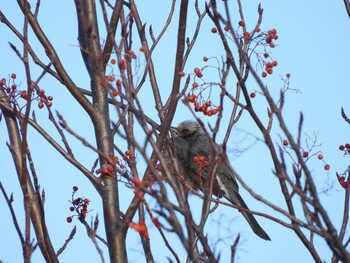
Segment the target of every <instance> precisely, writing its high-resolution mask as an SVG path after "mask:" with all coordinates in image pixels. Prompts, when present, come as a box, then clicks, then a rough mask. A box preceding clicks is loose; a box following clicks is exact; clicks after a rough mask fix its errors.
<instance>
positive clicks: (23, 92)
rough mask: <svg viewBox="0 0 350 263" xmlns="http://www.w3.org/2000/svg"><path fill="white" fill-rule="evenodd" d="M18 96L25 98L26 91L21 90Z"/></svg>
mask: <svg viewBox="0 0 350 263" xmlns="http://www.w3.org/2000/svg"><path fill="white" fill-rule="evenodd" d="M20 96H21V98H22V99H27V91H25V90H22V91H21V93H20Z"/></svg>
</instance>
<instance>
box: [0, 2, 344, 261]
mask: <svg viewBox="0 0 350 263" xmlns="http://www.w3.org/2000/svg"><path fill="white" fill-rule="evenodd" d="M138 2H139V5H140V7H139V10H140V13H141V16H142V17H143V21H144V22H145V23H147V26H149V25H152V27H153V31H154V32H155V34H157V33H159V31H160V30H161V24H159V22H161V23H164V22H165V20H166V16H165V14H166V13H167V12H168V10H169V8H170V2H168V1H157V0H149V1H147V3H146V2H145V1H137V3H138ZM191 2H194V1H191ZM220 2H221V1H220ZM229 3H230V4H232V5H233V8H232V10H233V11H232V14H233V16H232V17H233V19H234V20H235V21H236V20H237V13H236V12H235V11H234V10H236V5H235V1H233V0H231V1H229ZM258 3H259V2H258V1H255V0H254V1H249V4H246V3H243V4H244V6H243V7H244V10H245V18H246V24H247V27H248V28H253V27H254V25H255V21H256V18H257V12H256V10H257V5H258ZM191 4H193V3H191ZM261 4H262V7H263V8H264V17H263V23H262V26H261V29H262V30H268V29H271V28H276V29H277V31H278V35H279V39H278V41H277V42H276V43H277V44H278V46H277V47H276V48H275V49H274V50H272V52H273V53H272V55H273V57H274V59H276V60H278V62H279V65H278V66H277V67H276V71H275V73H274V74H273V75H272V76H270V77H268V78H267V79H265V80H264V81H265V83H266V85H268V87H269V90H270V91H271V92H272V93H273V94H276V95H278V94H279V89H280V88H281V87H282V86H283V83H282V82H281V79H280V77H279V76H280V75H281V76H284V75H285V74H286V73H287V72H289V73H291V75H292V77H291V79H290V85H291V86H290V87H291V88H293V89H297V90H300V93H295V92H293V91H289V92H288V93H287V97H286V104H285V108H284V112H283V114H284V117H285V119H286V120H287V124H288V125H289V128H290V130H291V132H292V134H294V135H296V133H297V125H298V117H299V113H300V112H303V114H304V126H303V135H308V136H310V137H314V135H315V134H317V142H318V143H319V144H320V146H319V147H318V148H317V149H316V150H315V152H316V151H322V153H323V154H324V156H325V161H326V162H327V163H329V164H330V165H331V169H330V170H329V172H326V171H324V170H323V163H322V162H320V161H319V160H317V159H316V158H313V159H311V160H310V161H309V164H310V170H311V171H312V172H313V176H314V178H315V181H316V182H317V185H318V189H319V191H320V192H321V191H322V189H325V188H327V187H328V186H329V185H331V184H332V183H334V186H333V188H331V189H330V190H329V191H328V192H327V193H322V194H320V197H321V200H322V203H323V204H324V206H325V207H326V208H327V212H328V214H329V216H330V217H331V218H332V220H333V223H334V225H335V226H336V227H338V226H339V225H340V223H341V216H342V210H343V208H342V207H343V204H342V202H343V196H344V193H343V190H342V189H341V188H340V187H339V186H338V184H337V183H336V177H335V172H339V173H341V172H343V171H344V170H345V169H346V167H347V165H348V163H349V161H348V159H347V158H346V157H343V156H342V153H341V152H340V151H339V150H338V146H339V145H340V144H344V143H346V142H348V140H349V136H348V134H349V126H348V125H347V124H346V123H345V122H344V121H343V119H342V118H341V116H340V108H341V107H344V109H345V111H346V112H347V113H348V115H349V116H350V107H349V103H348V101H349V99H348V93H349V92H348V90H349V87H348V85H349V84H348V83H349V80H348V68H349V61H350V55H349V52H348V47H349V44H350V35H349V34H348V33H349V32H350V24H349V22H350V20H349V18H348V17H347V13H346V11H345V8H344V5H343V1H330V0H328V1H326V0H323V1H314V0H310V1H301V0H297V1H289V2H285V1H271V0H268V1H264V0H263V1H261ZM32 5H33V6H34V2H33V3H32ZM41 6H42V7H41V8H42V10H41V13H40V15H39V21H40V22H41V24H42V28H43V30H44V31H45V32H46V33H47V35H48V37H49V39H50V40H51V41H52V43H53V45H54V46H56V47H57V52H58V55H59V56H60V59H61V61H62V63H63V65H65V67H66V69H67V71H68V72H69V73H70V74H71V76H72V79H73V80H74V81H75V82H76V83H77V85H78V86H80V87H82V88H88V87H89V79H88V74H87V73H86V70H85V66H84V64H83V62H82V59H81V54H80V50H79V48H78V43H77V29H76V27H77V21H76V14H75V8H74V2H73V1H69V2H68V1H63V2H59V1H54V2H42V3H41ZM200 7H201V9H203V8H204V3H201V4H200ZM178 9H179V3H177V5H176V12H175V15H174V17H173V21H172V24H171V25H170V28H169V31H168V32H166V34H165V35H164V39H163V41H161V42H160V44H159V46H158V48H157V49H156V50H155V52H154V63H155V68H156V70H157V74H158V76H159V77H158V84H159V86H160V88H161V92H162V94H164V95H167V94H168V93H169V90H170V87H171V81H172V74H173V68H172V67H173V61H174V52H175V48H174V47H175V43H176V37H177V36H176V34H174V32H176V31H175V30H176V26H177V17H178ZM0 10H1V11H2V12H3V13H4V14H5V15H6V16H7V18H8V19H9V20H10V21H11V22H13V24H14V25H15V26H16V27H17V28H18V29H19V30H21V28H22V27H23V18H22V17H21V15H20V10H19V8H18V7H16V3H15V2H14V1H1V2H0ZM195 18H196V16H195V14H194V13H193V16H191V17H190V20H189V22H188V32H189V36H191V32H193V30H194V28H195V23H196V21H195ZM237 21H238V20H237ZM203 26H204V28H205V30H204V31H203V32H202V33H201V34H200V35H199V40H198V41H199V42H198V45H197V46H196V47H195V48H194V50H193V53H192V55H191V56H190V57H189V60H188V64H187V66H186V67H185V71H186V72H189V73H191V72H192V71H193V68H194V67H196V66H199V67H202V66H204V65H205V64H204V63H203V61H202V57H203V56H207V57H212V56H216V57H218V58H220V56H221V55H222V54H223V52H222V48H221V45H220V42H219V39H218V36H215V35H212V34H210V33H209V34H208V33H207V32H209V31H210V29H211V27H212V24H211V21H210V20H209V19H208V18H206V19H205V20H204V22H203ZM205 31H207V32H205ZM101 32H102V30H101ZM0 35H1V39H0V56H1V58H2V59H1V60H2V61H3V63H1V65H0V77H1V78H2V77H6V78H7V77H8V75H9V74H11V73H12V72H15V73H16V74H17V78H18V80H19V81H20V80H21V81H22V83H23V84H22V87H23V88H25V84H24V83H25V74H24V69H23V66H22V65H21V63H20V61H19V60H18V59H17V58H16V55H15V54H14V53H13V52H12V50H11V49H10V48H9V46H8V43H7V42H8V41H10V42H12V43H13V44H15V45H16V46H17V47H18V49H19V50H20V51H21V50H22V49H23V48H22V46H21V45H20V42H19V41H18V40H17V39H16V37H14V36H13V34H11V33H10V32H9V30H8V29H7V28H6V27H5V26H4V25H3V24H0ZM30 40H33V42H32V43H33V44H32V45H33V48H34V49H35V50H36V52H37V53H38V54H40V55H41V56H42V57H44V56H45V52H44V51H43V50H42V49H41V48H40V46H39V45H38V43H37V42H36V41H35V39H34V37H33V36H32V35H30ZM134 45H135V50H137V49H138V47H139V46H140V44H139V43H136V42H135V43H134ZM207 72H208V77H207V76H205V77H207V78H208V80H211V79H213V80H215V77H214V76H215V72H214V70H213V71H210V70H208V71H207ZM39 74H40V71H38V70H33V76H34V77H33V78H34V79H35V77H37V76H38V75H39ZM146 85H148V84H146ZM249 85H250V87H251V90H252V91H253V90H255V89H258V87H257V86H256V85H255V83H254V82H253V81H251V82H249ZM234 86H235V84H233V85H232V87H234ZM41 87H42V88H45V90H46V92H47V94H49V95H52V96H54V106H53V109H55V110H58V111H59V112H61V113H62V115H63V116H64V117H65V119H66V120H67V121H68V123H69V125H70V127H71V128H72V129H73V130H75V131H76V132H77V133H79V134H80V135H82V136H84V137H85V138H86V139H87V140H88V141H90V142H93V141H94V135H93V133H91V131H92V126H91V124H90V123H89V117H88V116H87V115H86V114H85V113H84V112H83V111H82V110H81V109H80V108H79V107H78V106H76V105H75V104H74V101H73V100H72V99H71V98H70V95H69V93H68V92H67V91H66V90H65V88H64V87H63V86H62V85H60V84H59V83H57V82H55V81H54V80H52V79H50V78H44V79H43V80H42V82H41ZM149 92H150V87H148V88H145V89H144V90H143V91H142V92H141V96H142V97H143V96H149ZM149 97H150V96H149ZM149 101H150V102H151V103H149V102H148V101H146V100H145V101H142V103H143V106H144V108H145V111H146V113H147V114H149V115H150V116H153V117H156V116H157V115H156V112H155V110H154V105H153V104H152V101H151V100H149ZM253 103H254V106H255V108H256V109H257V110H258V111H259V113H261V116H264V113H265V112H266V104H265V103H264V100H263V98H262V97H261V96H259V95H258V96H257V97H256V98H255V99H254V101H253ZM36 116H37V119H38V122H39V123H41V124H42V125H43V126H44V127H45V128H47V129H48V131H50V132H51V134H52V136H53V137H55V138H56V139H57V140H59V141H60V138H59V135H58V134H57V132H56V131H55V130H54V129H53V127H52V124H51V123H49V121H48V119H47V112H46V111H44V110H43V111H38V110H36ZM188 116H190V115H189V113H188V111H187V110H186V109H185V108H184V107H180V109H179V111H178V112H177V114H176V116H175V120H174V124H176V123H178V122H180V121H182V120H183V119H184V118H187V117H188ZM205 120H206V121H209V122H213V121H214V119H205ZM237 128H239V129H241V130H244V131H249V132H250V133H253V134H257V129H256V128H255V127H254V126H253V124H252V122H251V120H249V116H248V114H246V113H244V114H243V116H242V119H241V121H240V122H239V123H238V124H237ZM29 132H30V141H29V145H30V147H31V151H32V155H33V156H34V162H35V164H36V169H37V171H38V174H39V177H40V182H41V187H42V188H44V189H45V191H46V202H45V207H46V211H47V212H46V216H47V219H48V220H47V222H48V227H49V229H51V231H52V232H53V235H52V241H53V243H54V246H55V248H56V249H59V248H60V246H61V245H62V244H63V242H64V240H65V239H66V238H67V237H68V235H69V233H70V230H71V228H72V227H73V224H67V223H66V222H65V219H66V217H67V216H68V215H70V212H69V203H68V201H67V200H69V199H70V196H71V187H72V186H73V185H78V186H79V188H80V189H79V194H81V195H83V196H86V197H88V198H89V199H91V200H92V202H91V205H90V208H91V209H93V211H92V212H91V213H90V214H89V216H90V215H91V216H94V215H96V214H98V215H99V218H100V223H101V226H100V233H101V235H104V233H103V222H102V221H103V220H102V210H101V204H100V201H99V197H98V196H97V195H96V193H95V189H94V188H93V187H92V186H91V185H90V184H89V182H88V181H87V180H86V179H85V178H84V177H83V175H81V174H79V173H78V172H77V171H76V170H75V169H74V168H73V167H72V166H71V165H69V164H66V162H65V161H64V160H63V158H62V157H61V156H59V155H58V154H57V153H55V151H53V150H52V149H50V147H49V145H48V143H47V142H46V141H44V140H43V139H42V138H41V137H40V136H38V135H37V134H36V133H35V132H34V131H31V130H30V131H29ZM273 133H274V134H273V136H274V138H275V140H276V142H278V138H279V137H278V135H279V134H281V132H280V130H279V128H278V124H277V121H276V122H275V128H274V129H273ZM223 136H224V134H219V139H220V138H221V139H222V138H223ZM67 137H68V140H69V142H70V143H71V146H72V148H73V151H74V153H75V155H76V156H78V160H79V161H81V162H82V163H83V164H85V165H86V166H87V167H88V168H90V167H92V164H93V162H94V160H95V158H96V155H95V154H94V153H93V152H92V151H89V150H87V149H86V148H85V147H84V146H82V145H81V143H80V142H77V141H76V139H75V138H73V137H72V136H69V135H67ZM304 138H305V137H304ZM7 140H8V136H7V134H6V126H5V123H4V121H1V122H0V153H2V154H1V158H0V167H1V171H2V172H1V173H0V180H1V182H2V183H3V185H4V186H5V188H6V189H7V191H8V194H9V193H11V192H13V193H14V199H15V202H14V207H15V208H16V211H18V213H19V214H18V216H19V218H21V220H20V224H21V227H22V229H23V226H24V222H23V218H22V217H21V213H23V209H22V203H23V202H22V196H21V192H20V188H19V186H18V183H17V180H16V179H14V178H15V176H16V175H15V173H14V170H13V166H12V160H11V158H10V155H9V153H8V149H7V147H6V144H5V142H6V141H7ZM252 144H253V146H252V147H249V148H248V149H247V150H246V151H244V152H243V154H239V151H238V150H239V149H242V148H245V147H248V146H250V145H252ZM304 145H305V144H304ZM228 146H229V157H230V159H231V162H232V164H233V166H234V167H235V169H236V170H237V171H238V172H239V173H240V174H241V175H242V177H243V178H244V180H245V181H246V182H247V183H248V185H250V186H251V187H252V188H253V189H254V190H255V191H256V192H257V193H259V194H260V195H262V196H264V197H266V198H267V199H268V200H269V201H272V202H274V203H276V204H279V205H281V206H282V207H284V202H283V200H282V196H281V194H280V193H279V186H278V184H277V181H276V178H274V176H273V174H272V172H271V167H272V164H271V161H270V159H268V157H267V156H268V152H267V149H266V147H265V145H264V144H263V143H261V142H256V143H254V138H253V137H250V136H248V137H245V136H244V133H240V132H238V130H236V131H234V132H233V135H232V136H231V137H230V140H229V145H228ZM131 193H132V190H130V189H127V188H123V189H122V192H121V197H122V198H123V202H122V207H123V206H127V204H128V200H129V199H130V196H131ZM241 194H242V196H243V197H244V199H245V200H246V202H247V203H248V205H249V207H250V208H251V209H253V210H257V211H262V212H265V213H271V214H274V215H277V214H276V212H275V211H272V210H271V209H269V208H266V206H264V205H262V204H261V203H259V202H258V201H256V200H254V199H253V198H252V197H250V196H249V194H248V193H247V192H246V191H244V189H241ZM190 201H191V204H192V207H193V209H196V208H197V207H200V200H199V199H198V198H196V197H191V200H190ZM149 202H150V204H151V205H155V201H154V200H153V199H149ZM0 208H1V211H2V213H1V215H0V221H1V224H0V247H7V248H9V249H3V250H2V251H0V259H1V260H3V261H4V262H5V263H7V262H13V259H14V258H18V257H21V255H22V251H21V247H20V242H19V238H18V236H17V235H16V233H15V230H14V227H13V224H12V221H11V219H10V214H9V211H8V208H7V206H6V204H5V202H4V199H3V198H2V197H0ZM123 208H124V209H125V207H123ZM199 212H200V211H199ZM300 215H301V214H300ZM89 216H88V218H89ZM136 221H137V219H136ZM258 221H259V222H260V223H261V225H262V226H263V227H264V228H265V230H266V231H267V232H268V233H269V235H270V237H271V239H272V241H271V242H265V241H263V240H260V239H259V238H257V237H256V236H255V235H254V234H253V233H252V232H251V230H250V228H249V226H248V225H247V224H246V222H245V221H244V219H243V217H242V216H241V215H239V213H238V212H237V211H235V210H233V209H229V208H228V207H224V206H220V207H219V209H218V210H217V211H216V213H215V214H214V215H213V216H212V217H211V218H210V219H209V222H208V227H207V231H208V233H209V238H211V239H212V240H214V239H215V237H221V238H223V237H226V236H228V237H227V238H226V239H225V242H223V244H222V245H221V246H220V247H218V250H219V251H221V259H222V262H227V259H228V258H229V251H230V249H229V245H230V244H231V243H232V242H233V240H234V238H235V237H236V234H237V233H238V232H240V233H241V240H242V241H241V243H240V245H239V248H238V252H237V261H238V262H257V261H260V262H281V260H283V262H297V261H299V262H313V260H312V258H311V257H310V255H309V254H308V252H307V251H306V249H305V248H304V247H303V245H302V244H301V242H300V241H299V240H298V239H297V238H296V237H295V235H294V233H293V232H292V231H290V230H286V229H285V228H283V227H282V226H280V225H276V224H271V222H269V221H268V220H266V219H264V218H258ZM218 222H219V223H218ZM74 223H75V224H77V227H78V232H77V234H76V236H75V238H74V240H73V241H72V242H71V244H70V245H69V246H68V248H67V250H66V251H65V253H64V254H63V255H62V256H60V261H61V262H73V261H76V255H77V252H78V254H79V260H81V261H83V260H84V261H86V262H99V257H98V254H97V252H96V250H95V249H94V247H93V245H92V243H91V242H90V241H89V240H88V238H87V237H86V231H85V229H84V228H83V226H82V225H79V223H78V222H77V221H74ZM148 223H149V224H148V226H149V227H150V231H151V238H152V235H153V237H154V238H152V244H151V245H152V247H154V248H155V251H156V253H155V260H156V261H157V262H164V261H165V260H166V258H165V255H167V254H169V253H167V249H166V247H165V245H164V244H163V242H162V241H160V239H159V234H158V233H157V232H156V231H155V229H154V227H153V226H152V224H151V223H150V222H148ZM218 224H219V225H221V226H222V229H221V230H220V231H217V230H216V228H217V225H218ZM129 234H130V237H129V238H128V245H129V247H130V248H132V250H133V251H132V252H131V253H130V256H129V260H130V261H132V262H143V257H142V256H140V254H139V252H138V251H140V249H139V248H140V240H139V238H138V236H137V235H136V233H134V232H133V231H129ZM170 241H171V243H172V245H173V247H175V248H176V250H177V251H178V253H179V255H180V257H181V258H182V259H184V252H183V248H182V246H181V245H180V244H179V242H178V240H177V238H175V237H171V238H170ZM101 246H102V245H101ZM315 246H316V249H317V250H318V251H320V255H321V257H322V259H324V260H325V261H330V257H331V252H330V250H329V248H328V247H327V245H326V244H325V242H324V241H322V240H318V239H317V238H316V240H315ZM105 251H106V250H105ZM39 254H40V253H39V251H36V252H35V253H34V255H33V262H43V259H42V257H40V255H39ZM105 256H106V257H107V252H105Z"/></svg>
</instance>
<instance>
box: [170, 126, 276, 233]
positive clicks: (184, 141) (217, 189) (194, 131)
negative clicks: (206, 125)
mask: <svg viewBox="0 0 350 263" xmlns="http://www.w3.org/2000/svg"><path fill="white" fill-rule="evenodd" d="M171 131H172V134H173V142H174V150H175V156H176V158H177V160H178V165H179V171H180V173H182V175H183V177H184V178H185V181H186V182H188V183H189V184H190V185H191V187H193V188H194V189H196V190H198V189H199V190H201V191H203V190H204V189H203V188H204V187H203V186H205V183H206V179H207V177H208V176H210V175H209V172H210V164H212V162H215V161H216V160H217V159H216V160H213V159H214V158H215V157H221V160H220V159H219V160H220V161H219V162H218V164H217V167H216V170H215V179H214V182H213V189H212V194H213V195H215V196H217V197H224V198H226V199H227V200H228V201H229V202H230V203H232V204H233V205H236V206H239V207H241V208H243V209H241V210H239V211H240V212H241V213H242V215H243V216H244V218H245V219H246V220H247V222H248V224H249V225H250V227H251V228H252V230H253V232H254V233H255V234H256V235H258V236H259V237H260V238H262V239H265V240H271V239H270V237H269V236H268V234H267V233H266V232H265V231H264V229H263V228H262V227H261V226H260V225H259V223H258V222H257V220H256V219H255V217H254V216H253V214H252V213H250V212H249V208H248V206H247V204H246V203H245V202H244V200H243V198H242V197H241V195H240V194H239V186H238V184H237V181H236V179H235V177H234V175H233V172H232V168H231V165H230V164H229V160H228V157H227V155H226V154H221V155H220V149H221V147H220V145H218V144H216V143H214V142H213V141H212V140H211V138H210V137H209V136H208V135H207V134H206V133H205V131H204V130H203V128H202V126H201V125H200V124H199V123H198V122H196V121H193V120H185V121H183V122H181V123H179V124H178V126H176V127H171ZM213 147H215V148H216V149H215V148H213ZM215 151H216V152H218V153H219V154H215Z"/></svg>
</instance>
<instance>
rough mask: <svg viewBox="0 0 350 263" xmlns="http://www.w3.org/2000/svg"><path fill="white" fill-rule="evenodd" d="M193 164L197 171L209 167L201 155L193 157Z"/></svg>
mask: <svg viewBox="0 0 350 263" xmlns="http://www.w3.org/2000/svg"><path fill="white" fill-rule="evenodd" d="M193 162H194V163H195V164H196V165H197V167H198V168H199V169H201V168H203V167H207V166H209V163H208V162H207V161H206V160H205V157H204V156H203V155H201V156H194V157H193Z"/></svg>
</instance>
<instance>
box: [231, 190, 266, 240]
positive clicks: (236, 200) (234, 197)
mask: <svg viewBox="0 0 350 263" xmlns="http://www.w3.org/2000/svg"><path fill="white" fill-rule="evenodd" d="M227 199H228V200H229V201H230V202H231V203H233V204H234V205H237V206H240V207H242V208H244V209H247V210H248V211H249V208H248V206H247V205H246V203H245V202H244V200H243V199H242V197H241V196H240V194H239V193H237V192H235V191H230V193H229V197H227ZM248 211H244V210H240V212H241V213H242V214H243V216H244V218H245V219H246V220H247V222H248V223H249V225H250V227H251V228H252V230H253V231H254V233H255V234H257V235H258V236H259V237H261V238H262V239H265V240H271V239H270V237H269V235H268V234H267V233H266V232H265V230H264V229H262V227H261V226H260V225H259V223H258V221H256V219H255V217H254V216H253V214H251V213H249V212H248Z"/></svg>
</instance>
